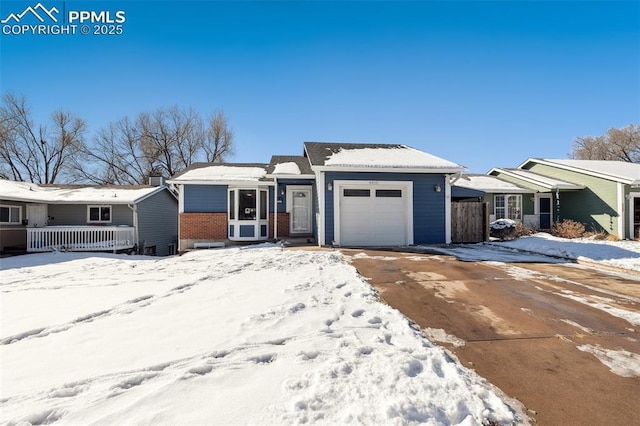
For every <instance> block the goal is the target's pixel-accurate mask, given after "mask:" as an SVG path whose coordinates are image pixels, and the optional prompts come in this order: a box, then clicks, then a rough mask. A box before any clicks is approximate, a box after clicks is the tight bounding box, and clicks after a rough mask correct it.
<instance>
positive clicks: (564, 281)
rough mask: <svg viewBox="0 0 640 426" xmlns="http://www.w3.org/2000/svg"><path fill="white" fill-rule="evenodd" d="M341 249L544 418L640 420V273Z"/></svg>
mask: <svg viewBox="0 0 640 426" xmlns="http://www.w3.org/2000/svg"><path fill="white" fill-rule="evenodd" d="M341 251H342V252H344V253H345V254H346V255H348V256H351V257H352V263H353V265H354V266H355V267H356V268H357V269H358V271H359V272H360V274H361V275H363V276H365V277H368V278H370V282H371V284H372V285H373V286H374V287H375V288H376V289H377V290H378V292H379V293H380V296H381V298H382V299H383V300H384V301H385V302H387V303H388V304H390V305H391V306H393V307H395V308H397V309H398V310H400V311H401V312H403V313H404V314H405V315H406V316H407V317H409V318H410V319H411V320H413V321H414V322H416V323H417V324H418V325H419V326H420V327H422V328H423V329H424V330H425V332H426V334H427V335H429V336H430V338H431V340H432V341H440V344H441V345H443V346H445V347H447V348H448V349H450V350H451V352H453V353H454V354H455V355H456V356H457V357H458V358H459V359H460V361H461V362H462V364H463V365H465V366H467V367H469V368H472V369H475V370H476V371H477V372H478V373H479V374H480V375H481V376H483V377H485V378H486V379H487V380H489V381H490V382H492V383H493V384H495V385H496V386H497V387H499V388H500V389H501V390H502V391H503V392H505V394H507V395H508V396H510V397H513V398H516V399H518V400H519V401H521V402H522V403H523V404H524V405H525V406H526V408H527V409H528V414H529V415H530V416H531V418H532V419H533V420H534V421H536V422H537V423H538V424H542V425H588V424H599V425H604V424H609V425H632V424H634V425H637V424H640V409H639V405H638V404H639V403H640V377H638V371H639V370H640V355H638V354H640V275H638V276H636V275H630V274H622V273H620V274H614V273H608V272H606V271H599V270H595V269H590V268H587V267H584V266H580V265H575V264H571V263H559V264H558V263H556V264H547V263H498V262H462V261H458V260H456V258H454V257H452V256H447V255H428V254H413V253H398V252H385V251H363V250H347V249H345V250H341ZM538 260H539V259H538ZM607 364H608V365H607Z"/></svg>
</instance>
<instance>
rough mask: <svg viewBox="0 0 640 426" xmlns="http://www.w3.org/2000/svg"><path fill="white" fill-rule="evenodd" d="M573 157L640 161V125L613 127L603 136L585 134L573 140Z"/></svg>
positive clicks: (571, 155)
mask: <svg viewBox="0 0 640 426" xmlns="http://www.w3.org/2000/svg"><path fill="white" fill-rule="evenodd" d="M569 156H570V157H571V158H574V159H578V160H616V161H626V162H630V163H639V162H640V125H639V124H630V125H628V126H626V127H623V128H621V129H616V128H611V129H609V130H607V132H606V133H605V134H604V135H601V136H585V137H579V138H576V140H575V141H574V142H573V151H572V152H571V154H569Z"/></svg>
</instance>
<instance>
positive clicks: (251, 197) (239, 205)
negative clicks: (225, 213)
mask: <svg viewBox="0 0 640 426" xmlns="http://www.w3.org/2000/svg"><path fill="white" fill-rule="evenodd" d="M268 214H269V201H268V191H267V190H266V189H230V190H229V220H267V216H268Z"/></svg>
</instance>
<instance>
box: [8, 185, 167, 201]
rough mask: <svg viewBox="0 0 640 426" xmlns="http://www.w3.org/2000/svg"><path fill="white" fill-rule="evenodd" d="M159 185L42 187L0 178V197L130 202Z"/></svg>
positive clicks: (149, 192)
mask: <svg viewBox="0 0 640 426" xmlns="http://www.w3.org/2000/svg"><path fill="white" fill-rule="evenodd" d="M159 188H160V187H140V186H131V187H122V186H119V187H116V186H76V185H73V186H71V185H58V186H42V185H38V184H35V183H27V182H14V181H10V180H5V179H0V199H4V200H13V201H26V202H36V203H47V204H88V203H96V204H131V203H135V202H136V201H138V200H139V199H141V198H143V197H145V196H147V195H150V194H151V193H153V192H154V191H158V190H159Z"/></svg>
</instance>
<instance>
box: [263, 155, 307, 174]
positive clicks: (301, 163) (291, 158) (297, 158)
mask: <svg viewBox="0 0 640 426" xmlns="http://www.w3.org/2000/svg"><path fill="white" fill-rule="evenodd" d="M285 163H295V164H296V165H297V166H298V168H299V169H300V174H302V175H312V174H313V170H311V164H309V159H308V158H307V157H303V156H301V155H274V156H272V157H271V162H270V163H269V166H268V167H267V174H268V175H270V174H272V173H273V171H274V169H275V168H276V165H277V164H285Z"/></svg>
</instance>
